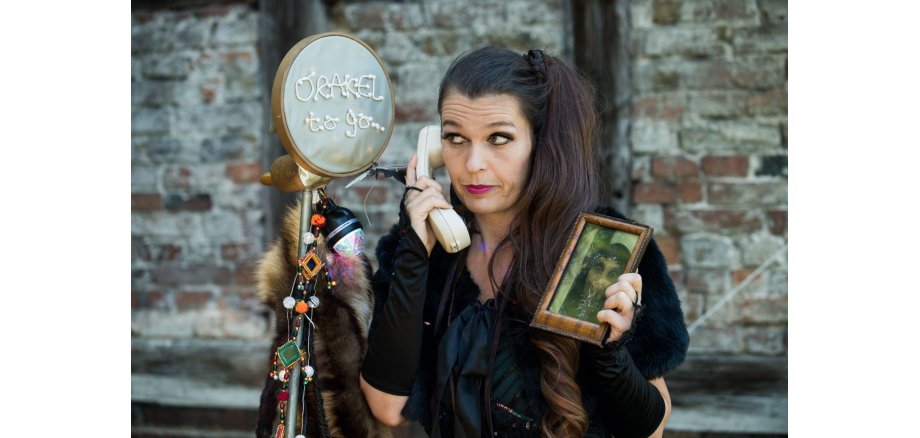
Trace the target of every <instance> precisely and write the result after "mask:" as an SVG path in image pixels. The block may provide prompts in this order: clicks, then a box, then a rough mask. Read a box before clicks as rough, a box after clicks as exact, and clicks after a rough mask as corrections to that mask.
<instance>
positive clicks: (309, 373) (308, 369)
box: [303, 365, 316, 378]
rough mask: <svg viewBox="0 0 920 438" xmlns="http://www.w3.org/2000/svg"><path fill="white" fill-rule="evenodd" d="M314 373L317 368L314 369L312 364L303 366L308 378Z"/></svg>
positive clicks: (304, 373)
mask: <svg viewBox="0 0 920 438" xmlns="http://www.w3.org/2000/svg"><path fill="white" fill-rule="evenodd" d="M314 374H316V370H314V369H313V367H311V366H310V365H307V366H305V367H303V375H304V376H306V377H307V378H310V377H313V375H314Z"/></svg>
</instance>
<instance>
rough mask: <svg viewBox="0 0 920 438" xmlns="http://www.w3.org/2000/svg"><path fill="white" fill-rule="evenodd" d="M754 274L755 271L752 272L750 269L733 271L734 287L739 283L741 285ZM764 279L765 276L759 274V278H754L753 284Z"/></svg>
mask: <svg viewBox="0 0 920 438" xmlns="http://www.w3.org/2000/svg"><path fill="white" fill-rule="evenodd" d="M753 272H754V271H753V270H750V269H737V270H735V271H732V284H733V285H738V284H739V283H741V282H742V281H744V279H746V278H748V276H749V275H751V273H753ZM762 278H763V274H757V276H755V277H754V278H752V279H751V281H752V282H753V281H757V280H760V279H762Z"/></svg>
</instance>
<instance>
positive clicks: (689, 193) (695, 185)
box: [677, 181, 703, 202]
mask: <svg viewBox="0 0 920 438" xmlns="http://www.w3.org/2000/svg"><path fill="white" fill-rule="evenodd" d="M677 192H678V193H680V200H681V201H683V202H700V201H702V200H703V184H701V183H700V182H698V181H693V182H682V183H678V184H677Z"/></svg>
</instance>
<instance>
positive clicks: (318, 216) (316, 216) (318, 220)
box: [310, 213, 326, 228]
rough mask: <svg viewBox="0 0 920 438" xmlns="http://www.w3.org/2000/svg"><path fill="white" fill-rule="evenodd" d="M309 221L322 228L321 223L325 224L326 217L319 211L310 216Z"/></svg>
mask: <svg viewBox="0 0 920 438" xmlns="http://www.w3.org/2000/svg"><path fill="white" fill-rule="evenodd" d="M310 223H311V224H312V225H313V226H315V227H320V228H322V227H323V225H326V217H325V216H323V215H321V214H319V213H316V214H314V215H313V217H312V218H310Z"/></svg>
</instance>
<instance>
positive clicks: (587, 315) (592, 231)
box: [530, 213, 654, 346]
mask: <svg viewBox="0 0 920 438" xmlns="http://www.w3.org/2000/svg"><path fill="white" fill-rule="evenodd" d="M653 231H654V230H653V229H652V227H650V226H648V225H643V224H640V223H637V222H632V221H628V220H623V219H616V218H612V217H608V216H604V215H600V214H594V213H582V214H581V215H579V217H578V220H577V221H576V222H575V226H574V227H573V228H572V231H571V232H570V234H569V239H568V242H567V243H566V246H565V249H564V250H563V252H562V256H561V257H560V258H559V262H558V263H557V264H556V269H555V271H554V272H553V275H552V277H550V281H549V283H548V284H547V287H546V291H545V292H544V293H543V298H542V300H541V301H540V306H539V307H538V308H537V311H536V313H535V314H534V318H533V321H532V322H531V323H530V326H531V327H535V328H539V329H542V330H547V331H550V332H553V333H556V334H560V335H563V336H567V337H570V338H573V339H577V340H579V341H582V342H587V343H590V344H594V345H597V346H603V345H604V340H605V339H606V338H607V336H608V335H609V333H610V326H609V325H608V324H606V323H603V324H601V323H599V322H598V321H597V312H598V311H600V310H601V309H602V308H603V305H604V301H605V300H606V297H605V295H604V291H605V290H606V288H607V287H608V286H610V285H612V284H614V283H616V282H617V278H618V277H619V276H620V275H622V274H624V273H627V272H636V271H637V270H638V268H639V261H640V260H641V259H642V255H643V254H644V253H645V248H646V247H647V246H648V242H649V241H650V240H651V238H652V233H653Z"/></svg>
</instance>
